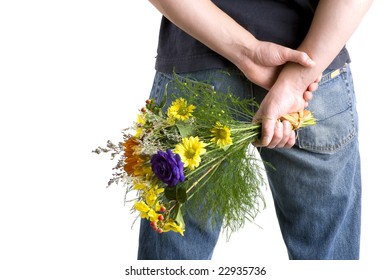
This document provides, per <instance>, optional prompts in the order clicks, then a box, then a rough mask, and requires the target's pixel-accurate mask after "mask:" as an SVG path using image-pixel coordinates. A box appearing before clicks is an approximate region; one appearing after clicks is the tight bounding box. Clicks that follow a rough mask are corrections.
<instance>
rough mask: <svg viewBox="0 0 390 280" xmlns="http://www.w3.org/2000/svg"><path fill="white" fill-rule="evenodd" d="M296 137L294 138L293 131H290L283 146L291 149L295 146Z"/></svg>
mask: <svg viewBox="0 0 390 280" xmlns="http://www.w3.org/2000/svg"><path fill="white" fill-rule="evenodd" d="M295 141H296V137H295V131H294V130H293V131H291V134H290V137H289V138H288V141H287V143H286V145H285V148H291V147H292V146H294V145H295Z"/></svg>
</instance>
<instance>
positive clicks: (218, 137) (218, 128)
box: [210, 122, 233, 148]
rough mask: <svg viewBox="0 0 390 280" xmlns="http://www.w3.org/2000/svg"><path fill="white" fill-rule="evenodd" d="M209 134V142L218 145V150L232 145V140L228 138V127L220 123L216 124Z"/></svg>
mask: <svg viewBox="0 0 390 280" xmlns="http://www.w3.org/2000/svg"><path fill="white" fill-rule="evenodd" d="M211 134H212V136H213V138H212V139H211V140H210V141H211V142H213V143H215V144H216V145H218V146H219V147H220V148H224V147H226V146H229V145H231V144H233V141H232V138H230V129H229V127H227V126H225V125H222V124H221V123H220V122H217V123H216V124H215V125H214V127H213V128H212V129H211Z"/></svg>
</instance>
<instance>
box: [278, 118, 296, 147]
mask: <svg viewBox="0 0 390 280" xmlns="http://www.w3.org/2000/svg"><path fill="white" fill-rule="evenodd" d="M281 125H282V129H283V135H282V138H281V139H280V141H279V143H278V144H277V145H276V147H278V148H285V147H288V141H289V140H290V137H291V132H292V127H291V123H290V122H289V121H283V122H282V123H281Z"/></svg>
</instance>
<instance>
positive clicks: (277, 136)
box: [267, 121, 283, 149]
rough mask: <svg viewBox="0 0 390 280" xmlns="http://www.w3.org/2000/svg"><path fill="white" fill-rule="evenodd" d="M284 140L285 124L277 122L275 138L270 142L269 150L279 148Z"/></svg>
mask: <svg viewBox="0 0 390 280" xmlns="http://www.w3.org/2000/svg"><path fill="white" fill-rule="evenodd" d="M282 139H283V124H282V123H281V122H279V121H277V122H276V123H275V126H274V134H273V137H272V139H271V141H270V142H269V144H268V145H267V148H270V149H273V148H276V147H279V145H280V142H281V141H282Z"/></svg>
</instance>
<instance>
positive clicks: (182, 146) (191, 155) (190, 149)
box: [174, 136, 206, 170]
mask: <svg viewBox="0 0 390 280" xmlns="http://www.w3.org/2000/svg"><path fill="white" fill-rule="evenodd" d="M204 147H206V144H205V143H204V142H202V141H200V140H199V138H198V136H196V137H193V136H191V137H189V138H187V137H186V138H183V140H182V143H179V144H177V145H176V147H175V150H174V152H175V153H176V154H179V155H180V158H181V161H182V162H183V163H184V167H188V168H189V169H190V170H194V169H195V168H196V167H198V166H199V164H200V162H201V158H200V156H201V155H203V154H204V153H206V149H205V148H204Z"/></svg>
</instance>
